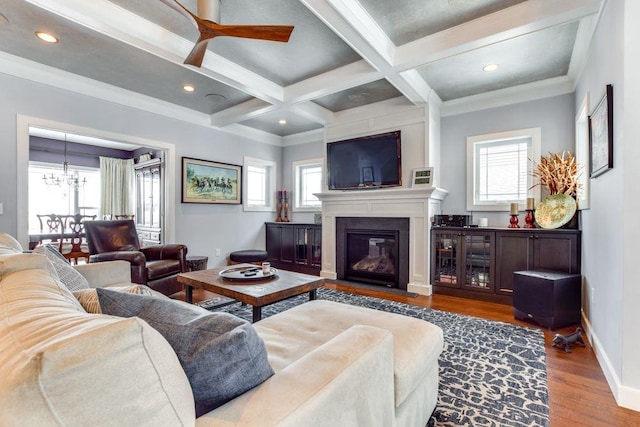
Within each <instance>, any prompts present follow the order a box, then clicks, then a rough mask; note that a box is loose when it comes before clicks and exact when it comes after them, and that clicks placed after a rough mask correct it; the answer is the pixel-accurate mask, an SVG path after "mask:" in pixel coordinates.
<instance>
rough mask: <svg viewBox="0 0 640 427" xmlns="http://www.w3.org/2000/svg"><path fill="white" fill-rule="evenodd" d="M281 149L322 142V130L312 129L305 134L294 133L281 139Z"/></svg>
mask: <svg viewBox="0 0 640 427" xmlns="http://www.w3.org/2000/svg"><path fill="white" fill-rule="evenodd" d="M282 140H283V144H282V146H283V147H291V146H293V145H301V144H309V143H312V142H320V143H322V142H324V128H321V129H314V130H310V131H307V132H300V133H296V134H295V135H289V136H285V137H283V138H282Z"/></svg>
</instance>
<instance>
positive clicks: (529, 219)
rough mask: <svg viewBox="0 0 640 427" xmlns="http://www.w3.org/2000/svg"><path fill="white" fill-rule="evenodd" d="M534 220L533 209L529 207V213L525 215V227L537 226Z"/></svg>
mask: <svg viewBox="0 0 640 427" xmlns="http://www.w3.org/2000/svg"><path fill="white" fill-rule="evenodd" d="M533 221H534V218H533V209H527V215H526V216H525V217H524V228H535V225H534V223H533Z"/></svg>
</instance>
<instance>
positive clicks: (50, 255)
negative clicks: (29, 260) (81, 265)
mask: <svg viewBox="0 0 640 427" xmlns="http://www.w3.org/2000/svg"><path fill="white" fill-rule="evenodd" d="M33 252H35V253H37V254H42V255H44V256H46V257H47V259H48V260H49V261H50V262H51V264H52V265H53V268H54V269H55V270H56V273H57V274H58V277H59V278H60V281H61V282H62V283H63V284H64V285H65V286H66V287H67V289H69V290H70V291H71V292H74V291H78V290H80V289H89V282H88V281H87V279H85V278H84V276H83V275H82V274H80V273H78V272H77V271H76V269H75V268H73V267H72V266H71V264H69V261H67V259H66V258H65V257H64V256H63V255H62V254H61V253H60V252H58V249H56V248H55V247H54V246H52V245H42V246H38V247H37V248H35V249H34V250H33Z"/></svg>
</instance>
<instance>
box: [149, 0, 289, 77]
mask: <svg viewBox="0 0 640 427" xmlns="http://www.w3.org/2000/svg"><path fill="white" fill-rule="evenodd" d="M160 1H162V2H163V3H164V4H166V5H167V6H169V7H171V8H172V9H174V10H176V11H178V12H180V13H181V14H182V15H184V16H185V17H186V18H187V19H188V20H189V21H191V23H192V24H193V25H194V26H195V27H196V28H197V29H198V31H200V37H199V38H198V41H196V44H195V46H194V47H193V49H192V50H191V53H189V56H187V59H185V61H184V63H185V64H188V65H193V66H195V67H200V66H201V65H202V60H203V59H204V54H205V52H206V51H207V43H208V42H209V40H210V39H212V38H214V37H219V36H229V37H242V38H247V39H260V40H271V41H277V42H288V41H289V36H291V32H292V31H293V26H291V25H220V24H218V23H216V22H213V21H210V20H208V19H204V18H199V17H198V16H197V15H194V14H193V13H191V11H189V9H187V8H186V7H184V6H183V5H182V4H180V3H179V2H178V1H177V0H160ZM202 1H203V0H198V10H199V11H200V10H201V8H200V3H201V2H202ZM211 1H212V2H214V3H210V2H211ZM205 3H206V4H203V7H202V10H209V11H210V10H212V9H213V10H217V11H219V10H220V5H219V0H205ZM207 6H208V7H207ZM216 6H217V7H216Z"/></svg>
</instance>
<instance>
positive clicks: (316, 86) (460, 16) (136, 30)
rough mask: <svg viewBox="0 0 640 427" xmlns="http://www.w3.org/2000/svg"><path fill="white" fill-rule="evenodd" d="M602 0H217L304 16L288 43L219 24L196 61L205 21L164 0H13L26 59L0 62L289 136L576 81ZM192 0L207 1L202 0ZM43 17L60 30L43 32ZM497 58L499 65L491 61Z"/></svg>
mask: <svg viewBox="0 0 640 427" xmlns="http://www.w3.org/2000/svg"><path fill="white" fill-rule="evenodd" d="M201 1H216V0H201ZM601 3H602V0H562V1H558V0H526V1H525V0H483V1H481V0H394V1H389V0H220V23H222V24H262V25H280V24H282V25H293V26H295V29H294V30H293V33H292V34H291V38H290V40H289V42H288V43H279V42H270V41H263V40H252V39H240V38H232V37H216V38H215V39H212V40H211V41H210V42H209V44H208V51H207V53H206V55H205V58H204V62H203V65H202V67H201V68H196V67H193V66H190V65H183V61H184V59H185V58H186V56H187V55H188V54H189V52H190V51H191V48H192V47H193V45H194V42H195V41H196V40H197V38H198V31H197V30H196V28H195V27H194V26H193V25H192V24H191V23H190V22H189V21H188V20H187V19H186V18H185V17H184V16H183V15H181V14H180V13H178V12H176V11H175V10H174V9H172V8H170V7H168V6H167V5H166V4H165V3H163V2H162V1H160V0H111V1H107V0H91V1H86V0H24V1H23V0H15V1H11V2H2V3H1V4H0V14H1V15H2V16H4V17H5V18H6V20H5V19H2V18H1V16H0V40H1V41H2V43H0V62H1V63H2V64H5V65H6V64H17V63H19V64H20V66H19V67H0V72H13V73H14V74H19V73H20V72H21V71H20V70H23V69H24V67H35V68H41V69H42V70H46V72H47V75H48V74H53V75H56V76H57V77H59V78H58V79H57V80H58V81H62V80H64V78H63V77H66V78H67V79H66V81H76V82H77V81H78V80H82V81H83V82H84V81H86V82H89V83H91V82H92V81H98V82H102V83H106V84H108V85H111V86H113V87H114V88H113V89H114V95H112V96H114V97H116V95H117V96H118V97H119V98H117V99H119V100H120V102H123V103H124V102H125V101H122V100H124V99H126V100H127V101H126V103H127V104H128V105H133V106H136V105H140V107H141V108H146V109H152V110H153V109H157V110H158V112H161V113H163V114H168V115H173V116H174V117H179V118H181V119H183V120H191V121H193V122H195V123H198V124H200V125H205V126H212V127H216V128H220V129H222V130H225V131H229V132H234V133H246V134H250V135H251V136H252V137H253V138H256V139H261V138H264V139H265V140H270V141H274V140H275V141H278V140H280V141H282V142H285V143H286V141H288V140H294V139H296V138H304V136H305V135H313V134H315V133H317V132H321V130H322V128H323V127H324V126H325V125H326V124H328V123H331V122H332V121H333V120H334V118H335V117H336V114H339V112H341V111H344V110H346V109H350V108H355V107H360V106H364V105H369V104H373V103H376V102H380V101H385V100H390V99H396V101H397V99H399V100H400V102H405V103H407V104H411V103H413V104H418V103H424V102H432V103H437V104H439V105H441V108H442V110H443V112H444V113H445V114H447V112H456V111H464V110H465V109H470V108H474V107H473V106H474V105H481V104H482V103H485V105H486V100H488V99H491V100H494V102H495V99H497V98H509V97H514V96H516V97H517V96H519V95H520V96H536V95H535V94H540V93H548V94H553V93H566V92H570V91H572V90H573V81H574V78H575V76H576V75H577V73H578V72H579V71H580V68H581V66H582V63H583V60H584V55H585V52H586V50H587V47H588V44H589V41H590V38H591V35H592V32H593V28H594V25H595V20H596V17H597V14H598V12H599V9H600V7H601ZM182 4H184V6H185V7H187V8H188V9H190V10H191V11H193V12H194V13H196V11H197V7H196V6H197V5H196V0H184V1H183V2H182ZM36 31H47V32H49V33H51V34H53V35H55V36H56V37H57V38H58V40H59V41H58V43H54V44H46V43H43V42H42V41H40V40H38V39H37V38H36V37H35V36H34V33H35V32H36ZM488 64H498V69H497V70H495V71H493V72H485V71H483V67H484V66H485V65H488ZM3 68H4V69H5V70H7V69H10V71H3ZM61 76H62V77H61ZM94 83H95V82H94ZM185 83H189V84H192V85H193V86H194V87H195V89H196V90H195V92H193V93H187V92H185V91H184V90H183V89H182V86H183V84H185ZM76 84H77V83H76ZM68 85H69V86H70V87H71V88H72V90H73V86H74V83H68ZM84 87H86V85H85V86H84ZM282 120H286V124H281V123H279V122H280V121H282Z"/></svg>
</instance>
